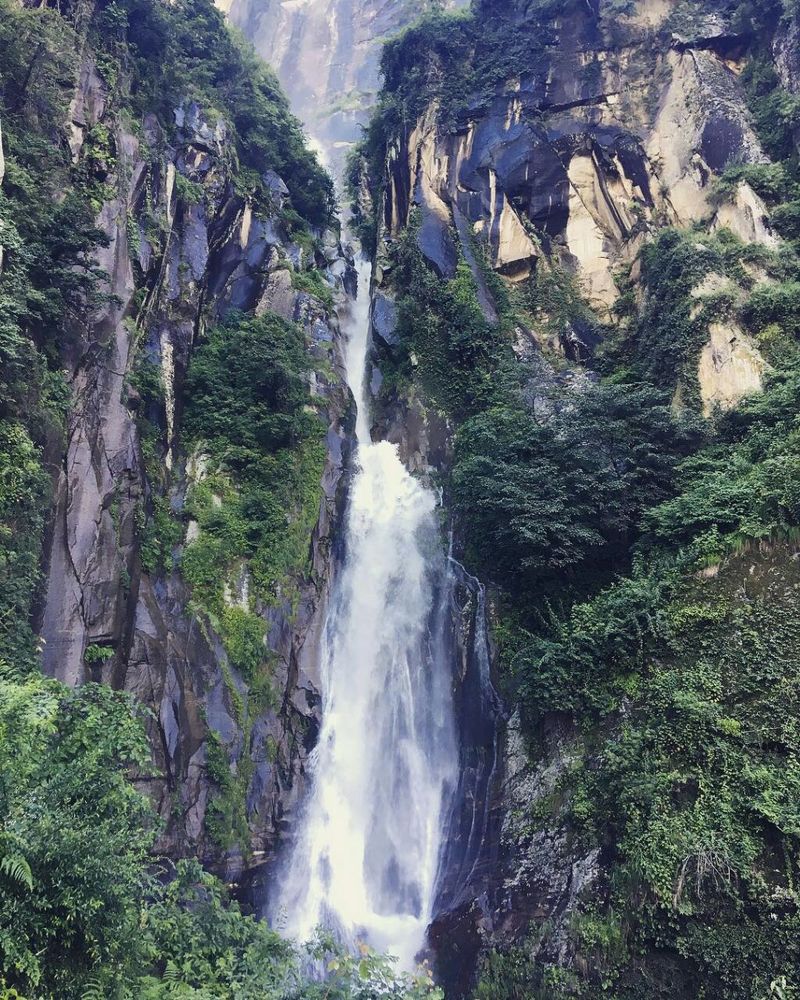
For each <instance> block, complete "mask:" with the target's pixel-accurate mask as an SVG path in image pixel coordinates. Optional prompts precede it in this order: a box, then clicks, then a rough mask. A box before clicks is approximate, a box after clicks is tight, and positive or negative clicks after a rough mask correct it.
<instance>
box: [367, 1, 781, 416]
mask: <svg viewBox="0 0 800 1000" xmlns="http://www.w3.org/2000/svg"><path fill="white" fill-rule="evenodd" d="M720 6H721V7H723V6H724V5H720ZM631 11H632V12H631V13H630V14H627V15H625V14H619V13H617V10H616V9H614V10H612V11H611V12H609V13H608V14H606V13H605V10H604V7H603V5H602V4H601V5H600V10H599V12H595V11H593V10H592V9H590V7H587V6H586V5H568V6H567V13H565V14H564V15H563V16H561V17H559V18H556V19H555V21H554V22H553V24H552V36H551V37H549V38H548V40H547V44H546V46H544V47H543V49H542V50H541V51H540V52H539V53H538V54H537V56H536V58H535V60H534V61H532V62H531V64H529V65H526V67H525V70H524V72H522V73H521V74H520V75H519V77H518V78H515V79H514V80H511V81H509V83H508V85H507V86H505V87H502V88H498V91H497V92H496V93H495V94H494V95H493V96H492V97H491V98H490V99H483V100H482V102H481V106H480V108H476V109H475V110H474V111H472V112H470V111H466V112H465V113H464V114H463V115H462V118H461V121H460V122H459V124H458V125H457V126H456V127H452V126H450V125H448V126H447V127H443V125H442V118H441V113H440V108H439V107H438V104H436V103H434V104H432V105H431V106H430V107H428V108H427V109H426V110H425V111H424V113H423V114H422V115H421V116H420V118H419V119H418V121H417V122H416V123H415V124H414V125H413V127H410V128H409V129H408V131H407V132H405V133H404V134H403V135H402V136H400V137H399V141H395V142H393V143H392V144H391V145H390V148H389V159H388V162H387V188H386V193H385V196H384V201H383V206H382V210H381V214H382V221H383V226H384V230H383V232H384V235H385V238H387V239H391V238H392V237H393V236H396V235H397V234H398V233H400V232H401V231H402V230H403V229H404V227H406V226H407V224H408V222H409V218H410V214H411V212H412V211H415V210H416V211H418V212H419V213H420V217H421V229H420V237H419V239H420V245H421V247H422V249H423V252H424V253H425V254H426V256H427V257H428V259H429V260H430V261H431V263H432V264H433V266H434V267H435V268H436V270H437V271H438V273H439V274H440V275H441V276H442V277H444V278H451V277H453V275H454V274H455V266H456V259H457V247H456V244H457V243H458V244H459V245H460V247H459V248H460V251H461V253H464V254H466V256H467V257H468V258H469V256H470V255H471V249H470V244H471V241H472V240H474V239H475V238H476V237H477V238H479V239H480V240H481V241H482V242H483V243H485V246H486V248H487V253H488V259H489V262H490V264H491V266H492V268H493V269H494V270H495V271H496V272H497V273H498V274H500V275H503V276H504V277H506V278H508V279H510V280H511V281H512V282H513V281H522V280H525V279H526V278H527V277H529V276H530V275H531V273H532V272H533V271H534V270H535V269H536V267H537V266H539V267H540V268H549V267H551V266H553V265H555V266H556V267H560V268H563V269H564V270H565V271H566V272H567V273H570V274H574V275H575V278H576V280H577V284H578V286H579V288H580V291H581V292H582V294H583V296H584V297H585V299H586V301H587V302H588V303H589V304H590V305H591V307H592V308H593V309H594V311H595V313H596V315H597V316H598V317H599V318H600V319H601V320H608V319H611V318H612V316H613V310H614V308H615V306H616V304H617V303H618V300H619V297H620V295H621V290H620V283H619V282H618V281H617V280H616V279H617V277H618V276H619V275H620V274H625V275H626V276H627V275H631V276H632V278H633V280H634V281H635V279H636V273H635V272H634V273H633V274H632V272H631V268H634V269H635V267H636V263H635V262H636V260H637V258H638V255H639V253H640V251H641V248H642V246H643V245H644V243H645V241H646V240H647V238H648V234H649V233H651V232H652V231H654V229H656V228H657V227H659V226H662V225H677V226H689V225H692V224H694V223H698V222H704V223H707V224H708V228H709V229H710V230H711V231H712V232H714V231H717V230H719V229H721V228H727V229H729V230H731V231H732V232H733V233H734V234H736V235H737V236H738V237H740V238H741V239H742V240H745V241H747V242H751V243H757V244H761V245H764V246H767V247H775V246H776V245H777V237H776V235H775V234H774V233H773V232H772V230H771V228H770V223H769V219H768V212H767V210H766V207H765V205H764V203H763V201H762V200H761V198H760V197H759V196H758V195H757V194H756V193H755V191H753V189H752V188H751V187H750V185H749V184H748V183H747V182H746V181H745V180H742V181H740V182H738V184H737V185H736V186H735V189H734V190H733V192H732V193H731V195H730V196H729V198H727V199H725V200H724V201H723V202H722V203H721V204H720V202H719V199H718V198H716V197H715V178H717V177H719V176H720V175H721V174H722V173H723V172H724V171H725V169H726V168H727V167H729V166H731V165H739V164H763V163H766V162H767V161H768V157H767V156H766V154H765V153H764V151H763V149H762V148H761V145H760V143H759V140H758V138H757V137H756V135H755V133H754V130H753V126H752V124H751V118H750V114H749V111H748V108H747V101H746V97H745V94H744V91H743V88H742V85H741V81H740V75H741V72H742V69H743V67H744V58H745V54H746V52H747V44H748V38H749V36H748V35H747V33H746V31H744V30H743V29H737V26H736V24H735V23H734V22H733V18H732V14H731V13H730V11H727V10H720V11H719V12H710V11H708V10H696V9H690V8H689V7H688V6H686V5H672V4H667V3H656V2H653V3H637V4H635V5H634V6H633V7H632V8H631ZM519 16H520V17H524V16H525V15H523V14H520V15H519ZM786 72H787V73H789V72H790V71H789V70H788V69H787V71H786ZM474 270H475V274H476V279H478V280H479V281H480V283H481V284H483V280H482V279H481V277H480V275H479V274H478V271H477V268H474ZM705 291H706V292H707V291H708V289H707V288H706V289H705ZM702 294H703V291H702V290H700V289H698V295H702ZM384 308H385V307H384ZM484 309H485V311H486V314H487V316H489V317H491V316H492V314H493V312H494V307H493V305H492V303H491V302H488V301H486V298H485V297H484ZM581 336H582V332H581V331H578V330H575V329H563V330H561V331H559V338H560V340H561V345H560V346H561V348H562V349H569V344H570V342H576V341H577V342H579V341H580V340H581ZM723 342H724V346H722V345H723ZM590 346H591V345H590V344H586V345H584V347H590ZM573 348H574V343H573ZM762 371H763V361H762V359H761V358H760V357H759V355H758V351H757V349H756V348H755V347H754V345H753V344H752V343H750V342H749V341H748V338H747V336H746V335H745V333H744V332H743V331H742V330H741V329H737V328H735V327H734V326H730V325H723V326H719V327H717V328H716V329H715V330H710V331H709V337H708V346H707V349H706V352H705V353H704V356H703V359H702V361H701V364H700V372H699V375H700V381H701V388H702V393H703V399H704V402H705V403H706V406H707V408H710V407H712V406H713V405H714V404H715V403H720V404H722V405H731V404H732V403H734V402H736V401H737V400H738V399H740V398H741V397H742V396H743V395H745V394H746V393H747V392H749V391H752V389H753V388H754V387H758V386H759V385H760V383H761V374H762Z"/></svg>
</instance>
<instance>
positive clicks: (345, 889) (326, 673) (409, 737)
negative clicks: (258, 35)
mask: <svg viewBox="0 0 800 1000" xmlns="http://www.w3.org/2000/svg"><path fill="white" fill-rule="evenodd" d="M369 283H370V267H369V264H367V263H366V262H361V263H360V265H359V294H358V296H357V298H356V300H355V302H354V303H352V305H353V308H352V312H351V314H350V315H349V316H347V317H345V318H344V321H343V325H344V327H345V330H346V332H347V334H348V335H349V336H348V356H347V371H348V382H349V385H350V388H351V390H352V392H353V395H354V396H355V399H356V403H357V406H358V415H357V426H356V436H357V441H358V454H357V466H358V467H357V470H356V473H355V476H354V479H353V483H352V486H351V491H350V502H349V511H348V517H347V528H346V558H345V562H344V565H343V567H342V568H341V570H340V572H339V574H338V578H337V579H336V580H335V581H334V585H333V593H332V597H331V605H330V611H329V614H328V620H327V623H326V628H325V635H324V640H323V643H322V652H321V658H322V662H321V665H320V666H321V671H320V673H321V679H322V687H323V691H322V696H323V706H322V727H321V730H320V736H319V741H318V744H317V747H316V749H315V750H314V753H313V755H312V760H311V768H312V780H311V788H310V792H309V795H308V801H307V803H306V805H305V809H304V811H303V813H302V814H301V817H300V820H299V827H300V829H299V831H298V835H297V840H296V842H295V844H294V846H293V848H292V851H291V854H290V856H289V858H288V863H287V866H286V870H285V872H284V876H283V880H282V884H281V887H280V892H279V899H278V906H277V909H276V911H275V913H274V917H275V922H276V923H279V924H281V925H282V928H283V930H284V931H285V933H287V934H289V935H290V936H292V937H294V938H296V939H298V940H306V939H308V938H310V937H311V936H312V935H313V932H314V930H315V928H316V927H317V926H319V925H324V926H326V927H328V928H330V929H331V930H334V931H335V932H336V933H337V934H339V935H340V936H341V937H342V938H343V939H344V940H345V941H346V942H349V943H351V944H352V943H355V942H356V941H359V940H365V941H367V942H368V943H369V944H370V945H371V946H373V947H375V948H378V949H380V950H386V951H389V952H390V953H392V954H394V955H396V956H397V957H398V958H399V960H400V964H401V966H402V967H404V968H407V969H409V968H412V967H413V965H414V956H415V955H416V953H417V952H418V951H419V949H420V948H421V947H422V946H423V944H424V940H425V930H426V927H427V925H428V923H429V922H430V919H431V916H432V909H433V904H434V900H435V893H436V887H437V872H438V869H439V863H440V855H441V848H442V838H443V831H444V830H445V828H446V826H447V822H448V819H449V815H450V808H451V804H452V798H453V793H454V790H455V788H456V785H457V782H458V745H457V740H456V735H455V729H454V721H453V706H452V669H451V658H450V654H449V650H450V648H451V647H450V645H449V643H448V635H449V628H450V625H451V606H452V586H453V578H452V575H451V572H450V568H449V564H448V561H447V559H446V558H445V554H444V552H443V550H442V544H441V537H440V532H439V527H438V523H437V517H436V506H437V501H436V497H435V495H434V494H433V493H432V492H431V491H430V490H427V489H425V488H424V487H423V486H422V485H421V484H420V483H419V482H418V481H417V480H415V479H414V478H412V476H411V475H410V474H409V472H408V471H407V470H406V468H405V466H404V465H403V463H402V462H401V460H400V457H399V454H398V449H397V446H395V445H392V444H390V443H388V442H386V441H382V442H378V443H375V444H373V443H372V442H371V440H370V434H369V417H368V409H367V401H366V393H365V391H364V384H365V369H366V359H367V349H368V328H369V294H368V292H369Z"/></svg>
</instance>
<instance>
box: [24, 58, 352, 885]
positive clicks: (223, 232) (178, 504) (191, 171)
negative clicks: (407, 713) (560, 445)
mask: <svg viewBox="0 0 800 1000" xmlns="http://www.w3.org/2000/svg"><path fill="white" fill-rule="evenodd" d="M172 115H173V122H172V123H171V127H170V128H169V130H168V131H165V129H164V128H163V127H162V126H161V125H160V124H159V122H158V120H157V119H156V117H155V116H154V115H148V116H146V117H145V118H144V121H143V122H142V123H140V124H136V126H135V127H131V125H130V124H128V123H126V122H125V121H123V120H122V119H121V116H120V115H119V114H118V113H117V112H116V109H115V108H114V107H113V103H112V101H111V94H110V92H109V87H108V85H107V84H106V83H105V82H104V80H103V78H102V77H101V75H100V74H99V73H98V70H97V64H96V62H95V56H94V53H93V51H92V49H91V47H90V46H88V45H87V46H86V49H85V52H84V55H83V57H82V61H81V65H80V72H79V79H78V84H77V87H76V89H75V95H74V99H73V101H72V104H71V108H70V118H71V122H70V124H71V132H72V140H71V150H72V156H73V160H74V162H75V163H76V164H81V163H82V162H84V161H85V159H86V157H87V156H89V155H91V150H88V148H87V147H88V143H89V142H90V141H91V137H92V136H97V135H98V134H99V133H100V132H102V133H103V134H104V135H107V137H108V146H109V149H110V150H112V151H113V156H109V162H108V165H107V169H106V173H105V175H104V178H103V179H104V182H105V190H106V191H109V192H113V194H109V196H108V197H107V198H106V199H105V200H104V201H103V203H102V207H101V208H100V210H99V215H98V220H97V224H98V226H99V228H100V229H101V230H102V231H103V233H104V234H105V236H106V237H107V240H108V246H107V248H105V249H103V250H101V252H100V255H99V258H98V260H97V265H98V266H99V267H100V268H101V269H102V271H103V272H104V273H105V275H107V278H106V279H104V282H105V287H104V289H103V291H104V293H105V301H106V304H105V305H103V306H102V307H101V308H100V309H99V310H98V311H96V312H95V313H94V315H92V317H91V321H90V323H89V324H88V326H87V328H86V329H85V330H84V332H83V334H82V336H81V338H80V340H79V341H78V342H77V343H75V344H74V346H73V347H72V349H71V351H70V354H69V357H68V358H66V362H67V364H68V374H69V381H70V385H71V390H72V396H73V400H74V402H73V406H72V408H71V410H70V413H69V415H68V427H67V445H66V451H65V453H64V454H63V456H62V458H61V461H60V472H59V474H58V478H57V484H56V491H55V501H54V511H53V518H52V527H51V530H50V532H49V542H48V546H47V553H46V564H47V581H46V587H45V593H44V599H43V607H42V611H41V627H40V631H41V635H42V638H43V640H44V644H43V650H44V652H43V659H44V667H45V670H46V671H47V673H49V674H50V675H52V676H54V677H56V678H58V679H60V680H62V681H64V682H66V683H67V684H70V685H75V684H80V683H83V682H84V681H86V680H89V679H92V680H99V681H103V682H105V683H108V684H111V685H112V686H114V687H115V688H119V689H123V690H125V691H129V692H130V693H131V694H132V695H133V696H134V697H135V698H136V699H137V700H138V701H139V702H141V703H142V704H143V705H145V706H146V707H147V708H148V709H149V710H150V711H151V715H150V721H149V728H150V733H151V738H152V745H153V752H154V762H155V770H154V776H153V777H150V778H147V779H143V784H144V787H146V788H147V790H148V792H149V793H150V795H151V797H152V798H153V800H154V802H155V804H156V808H157V811H158V813H159V814H160V816H161V818H162V819H163V821H164V831H163V834H162V836H161V838H160V849H161V850H163V851H164V852H166V853H168V854H170V855H172V856H181V855H187V854H188V855H193V854H197V855H199V856H200V857H202V858H203V859H204V860H205V861H206V862H207V863H208V864H211V865H214V866H216V867H218V868H221V869H222V870H224V871H225V873H226V875H227V877H229V878H236V877H238V876H239V875H241V873H242V871H243V869H244V868H245V867H247V866H249V865H251V864H253V863H257V862H259V861H260V860H263V856H264V852H265V851H266V850H268V849H270V848H271V847H273V846H274V843H275V838H276V832H277V831H278V829H279V827H280V824H281V822H282V820H283V817H284V815H285V813H286V812H288V811H290V810H291V806H292V803H293V802H294V800H295V798H296V796H297V795H298V789H299V788H300V787H301V786H302V781H301V780H300V775H301V773H302V770H303V763H304V761H305V758H306V755H307V753H308V751H309V750H310V748H311V746H312V745H313V738H314V731H315V728H316V725H317V723H318V718H317V714H316V713H317V691H316V686H315V684H316V678H315V675H314V671H315V665H316V657H315V653H314V650H315V645H316V642H317V641H318V629H319V625H320V620H321V614H322V609H323V608H324V603H325V598H326V593H327V582H328V579H329V575H330V565H331V559H332V536H333V532H334V528H335V525H336V521H337V518H338V516H339V513H340V505H341V484H342V476H343V473H344V470H345V466H346V461H347V452H348V447H349V445H348V432H347V420H348V411H349V407H350V402H349V395H348V393H347V390H346V388H345V387H344V379H343V376H342V370H341V366H340V351H339V348H340V345H339V339H338V337H339V334H338V325H337V323H336V319H335V317H334V316H333V315H332V314H331V313H330V312H329V310H328V308H327V307H326V306H325V305H324V304H323V302H322V301H321V300H320V299H319V298H316V297H314V296H312V295H310V294H308V293H306V292H302V291H298V290H296V289H295V287H294V286H293V280H292V273H291V272H292V270H299V269H301V268H303V267H306V266H308V264H309V258H308V254H309V253H311V251H310V250H309V249H308V248H307V246H305V245H304V246H301V245H300V244H298V243H296V242H294V241H293V238H292V236H291V235H290V234H289V232H288V230H287V228H286V225H285V222H284V221H283V214H282V210H283V208H284V203H285V202H286V199H287V196H288V191H287V188H286V186H285V185H284V183H283V181H282V180H281V178H280V177H279V176H278V175H277V174H275V173H274V172H269V171H268V172H267V174H265V178H266V184H267V187H268V189H269V192H270V195H271V197H270V206H271V207H270V209H269V210H267V211H265V210H264V206H263V204H262V205H260V206H256V205H254V204H253V203H252V202H251V200H250V199H249V198H248V197H247V196H245V195H242V194H240V193H239V190H240V186H239V184H238V171H239V169H240V168H239V164H238V162H237V160H236V156H235V154H234V153H233V151H232V148H231V137H230V135H229V126H228V125H227V124H226V122H225V120H224V119H221V118H219V116H218V115H217V114H214V115H211V114H209V113H207V111H206V110H205V109H204V108H203V107H201V106H200V105H198V104H197V103H194V102H192V101H187V102H186V103H183V104H180V105H178V106H176V107H174V109H173V110H172ZM87 136H88V137H90V139H87ZM326 247H327V249H326V251H325V253H326V254H327V259H317V260H316V262H315V261H314V259H313V258H312V259H311V261H310V263H311V265H312V267H316V266H318V267H319V268H320V269H321V271H322V272H324V274H325V280H326V281H330V282H331V284H332V285H334V286H335V285H336V284H337V283H339V282H340V281H341V279H342V278H343V276H344V274H345V273H346V272H347V270H348V268H349V263H348V260H347V258H346V257H345V255H344V254H343V252H342V250H341V248H340V247H339V246H338V244H337V242H336V239H335V237H331V238H329V240H328V243H327V244H326ZM232 310H238V311H240V312H244V313H247V312H249V313H253V314H255V315H261V314H263V313H265V312H270V313H274V314H277V315H278V316H281V317H283V318H284V319H286V320H289V321H292V322H296V323H298V324H300V325H301V327H302V329H303V331H304V333H305V338H306V345H307V352H308V368H309V372H311V373H313V376H309V377H310V379H311V381H310V382H309V386H310V388H311V389H312V390H313V408H314V412H315V413H317V414H318V415H319V418H320V420H323V421H325V423H326V425H327V426H328V428H329V429H328V432H327V445H326V458H325V471H324V476H323V482H322V488H321V489H320V491H319V496H320V504H319V520H318V524H317V527H316V529H315V531H314V535H313V541H312V540H309V543H308V544H309V545H310V547H311V549H312V553H311V565H312V567H313V578H312V577H311V576H309V577H302V578H300V579H299V580H298V581H297V590H296V595H294V596H292V597H287V598H286V599H285V600H284V601H283V602H280V601H279V602H277V603H276V604H273V605H272V606H267V605H265V604H262V603H259V602H257V603H256V611H257V612H258V613H259V614H260V615H261V616H262V618H263V621H264V628H265V630H266V632H267V640H266V643H267V649H266V650H265V654H264V655H265V656H267V655H269V658H270V661H271V663H272V665H273V666H272V682H271V683H272V685H273V689H274V691H275V693H276V698H275V700H274V701H273V703H271V704H269V705H268V706H267V707H264V706H263V705H262V706H261V707H258V705H257V704H256V703H254V702H253V701H252V700H251V699H248V689H249V686H250V685H248V684H247V683H246V682H245V681H244V679H243V678H242V676H241V675H240V674H239V673H238V672H237V671H236V670H235V669H234V668H233V667H232V666H231V664H230V660H229V656H228V654H227V653H226V650H225V646H224V644H223V642H222V641H221V639H220V637H219V635H218V634H217V633H216V632H215V630H214V628H213V627H212V624H211V622H210V620H209V619H208V617H207V616H206V615H205V614H204V612H203V610H202V609H201V608H199V607H198V606H197V604H196V603H195V604H193V603H192V594H191V590H190V588H189V587H187V585H186V583H185V582H184V580H183V577H182V574H181V571H180V568H179V563H180V555H181V552H182V551H183V549H184V548H185V545H186V544H187V542H190V541H191V540H192V538H193V537H196V535H197V525H196V524H193V522H190V523H189V525H188V528H187V526H186V525H185V524H184V526H183V528H179V529H178V535H177V537H174V536H173V537H171V538H170V539H169V540H167V539H166V538H159V537H158V533H159V532H167V531H168V530H169V523H170V519H173V520H174V518H175V517H176V516H179V515H180V511H181V509H182V507H183V504H184V501H185V498H186V493H187V490H188V489H189V488H190V487H191V486H192V485H193V484H197V483H198V482H199V481H201V480H202V479H203V477H204V475H206V471H205V470H206V467H207V465H208V458H207V456H203V454H202V453H200V454H198V453H195V454H193V455H189V454H187V451H186V449H185V448H184V446H183V442H182V424H181V418H182V412H183V409H184V390H183V387H184V380H185V376H186V372H187V368H188V365H189V361H190V358H191V356H192V352H193V349H194V346H195V344H196V343H197V341H198V339H202V338H203V335H204V332H205V331H206V330H207V329H209V328H210V327H212V326H213V325H214V324H215V323H217V322H219V321H220V320H222V319H224V318H225V317H226V316H228V315H229V314H230V313H231V311H232ZM143 364H144V365H147V366H148V367H149V370H151V371H152V372H153V373H154V374H155V377H156V379H157V380H160V382H161V385H162V393H161V398H160V400H159V401H158V402H157V403H156V404H155V405H153V404H148V406H149V409H148V412H147V415H146V416H147V420H148V425H147V428H145V427H144V426H143V425H142V421H141V419H140V418H141V416H142V411H143V404H142V401H141V397H140V395H139V391H138V390H137V388H136V371H137V367H139V368H140V367H141V366H142V365H143ZM311 403H312V399H311V396H309V405H311ZM153 428H156V431H155V440H153V437H152V434H153ZM146 432H147V434H148V435H149V436H148V439H147V440H145V433H146ZM158 510H160V511H162V513H163V515H164V517H166V522H165V521H164V519H163V517H162V520H161V522H160V524H159V522H158V518H157V516H156V515H157V511H158ZM176 523H177V522H176ZM165 525H166V526H165ZM172 530H173V532H174V529H172ZM187 532H188V533H187ZM154 536H155V537H154ZM148 539H149V541H150V544H153V542H154V543H155V544H156V545H157V546H161V547H163V546H164V545H166V547H167V558H166V562H165V565H162V566H160V567H156V566H153V565H145V563H146V562H147V560H146V559H144V558H143V547H145V546H146V545H147V544H148ZM242 573H243V574H244V575H243V577H242V578H241V579H240V581H239V586H240V588H241V586H244V587H245V588H247V570H246V567H245V568H243V569H242ZM232 586H235V584H233V585H232ZM228 599H229V601H230V603H231V604H234V603H236V602H241V601H242V596H241V593H238V594H235V593H233V591H232V590H231V591H230V596H229V598H228ZM244 604H245V606H249V602H248V601H247V599H246V596H245V599H244ZM210 734H213V739H214V743H215V746H218V747H221V748H222V750H223V755H224V756H223V761H224V764H223V768H227V769H229V771H230V780H228V778H226V777H225V776H224V775H222V776H221V775H220V774H212V765H211V763H210V761H209V752H208V748H209V739H210V738H211V736H210ZM217 769H219V765H217ZM221 781H222V785H223V786H226V785H227V786H230V787H228V791H227V792H226V791H225V789H224V787H223V788H221V787H220V782H221ZM231 787H232V788H233V789H235V791H234V792H233V793H232V792H231ZM226 794H227V795H228V796H230V795H231V794H235V796H236V798H237V802H236V803H234V804H232V803H230V802H226V803H224V804H223V806H222V807H223V808H228V809H230V808H233V807H235V808H236V809H239V810H243V812H242V815H244V816H245V817H246V821H247V823H248V826H247V827H246V832H247V836H246V837H244V839H242V840H240V841H236V842H232V843H225V844H221V843H219V842H218V839H215V838H214V837H212V836H211V835H210V833H209V828H208V825H207V821H208V818H209V809H210V808H211V807H212V803H213V802H214V801H215V800H216V801H217V806H218V807H219V800H220V798H221V797H222V796H224V795H226Z"/></svg>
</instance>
